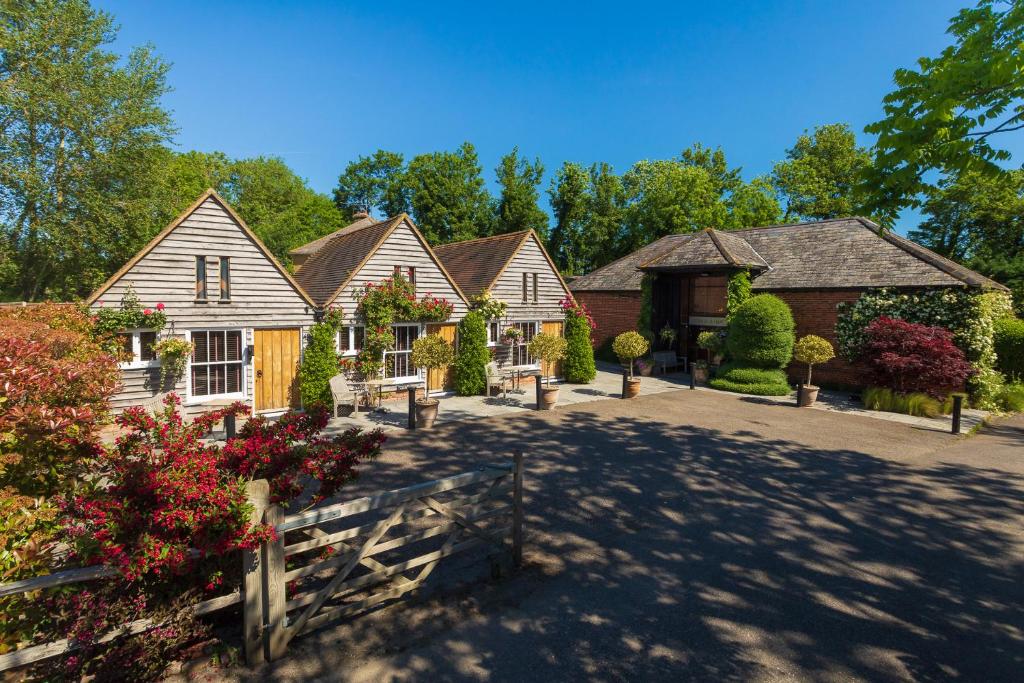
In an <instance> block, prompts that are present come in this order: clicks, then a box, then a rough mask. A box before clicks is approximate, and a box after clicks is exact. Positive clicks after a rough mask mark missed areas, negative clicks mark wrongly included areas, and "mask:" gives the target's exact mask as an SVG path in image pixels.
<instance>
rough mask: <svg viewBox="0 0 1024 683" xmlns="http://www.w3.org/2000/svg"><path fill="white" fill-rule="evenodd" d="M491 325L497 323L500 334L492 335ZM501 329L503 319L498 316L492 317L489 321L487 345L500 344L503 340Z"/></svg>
mask: <svg viewBox="0 0 1024 683" xmlns="http://www.w3.org/2000/svg"><path fill="white" fill-rule="evenodd" d="M491 325H497V326H498V329H497V331H498V334H497V335H492V334H491V332H492V330H491ZM501 330H502V325H501V320H499V319H498V318H492V319H491V320H488V321H487V346H499V341H500V340H501Z"/></svg>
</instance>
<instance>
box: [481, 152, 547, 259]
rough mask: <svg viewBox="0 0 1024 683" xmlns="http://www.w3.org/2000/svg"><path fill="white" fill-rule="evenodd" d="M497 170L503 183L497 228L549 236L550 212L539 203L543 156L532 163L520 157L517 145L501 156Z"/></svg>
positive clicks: (542, 175) (499, 230)
mask: <svg viewBox="0 0 1024 683" xmlns="http://www.w3.org/2000/svg"><path fill="white" fill-rule="evenodd" d="M494 172H495V173H496V174H497V176H498V185H500V186H501V196H500V197H499V198H498V210H497V216H496V217H495V232H497V233H499V234H500V233H507V232H519V231H520V230H535V231H536V232H537V234H539V235H540V236H541V237H542V238H544V239H546V238H547V234H548V215H547V214H546V213H544V210H543V209H541V208H540V207H539V206H538V205H537V200H538V198H539V196H540V193H539V192H538V190H537V188H538V187H539V186H540V183H541V181H542V180H543V179H544V166H543V165H542V164H541V163H540V159H535V160H534V162H533V163H532V164H531V163H530V162H529V161H527V160H526V159H522V158H520V157H519V148H518V147H513V148H512V151H511V152H509V153H508V154H506V155H505V156H503V157H502V158H501V162H500V163H499V164H498V167H497V168H496V169H494Z"/></svg>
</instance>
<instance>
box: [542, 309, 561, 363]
mask: <svg viewBox="0 0 1024 683" xmlns="http://www.w3.org/2000/svg"><path fill="white" fill-rule="evenodd" d="M540 331H541V332H542V333H543V334H551V335H554V336H556V337H561V336H562V321H561V320H554V321H549V322H542V323H541V324H540ZM541 365H542V366H543V367H542V368H541V371H542V372H543V373H544V376H545V377H561V376H562V363H561V361H559V362H558V363H554V364H553V366H552V364H551V363H542V364H541Z"/></svg>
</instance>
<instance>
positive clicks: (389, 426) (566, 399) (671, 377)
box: [328, 363, 990, 433]
mask: <svg viewBox="0 0 1024 683" xmlns="http://www.w3.org/2000/svg"><path fill="white" fill-rule="evenodd" d="M559 386H561V389H562V390H561V392H560V393H559V398H558V407H556V410H558V408H559V407H560V408H563V409H564V408H565V407H567V406H572V405H577V404H580V403H589V402H592V401H603V400H606V399H619V398H620V397H621V392H622V374H621V370H620V369H619V368H618V367H616V366H615V365H612V364H610V363H598V369H597V377H596V378H595V380H594V381H593V382H592V383H590V384H564V383H563V384H560V385H559ZM689 386H690V376H689V375H688V374H685V373H671V374H668V375H658V376H654V377H644V378H643V381H642V382H641V383H640V395H641V396H652V395H655V394H661V393H664V392H666V391H676V390H679V389H685V388H688V387H689ZM697 389H698V391H709V392H713V393H725V394H728V395H734V394H729V392H719V391H717V390H715V389H711V388H709V387H698V388H697ZM534 392H535V389H534V385H533V384H532V383H531V384H527V385H524V386H523V387H522V388H521V389H519V390H518V391H510V392H509V393H508V396H507V397H502V396H500V395H499V396H491V397H487V398H485V397H482V396H455V395H449V396H444V397H441V406H440V409H439V411H438V416H437V420H436V422H435V423H434V424H435V428H436V427H438V426H440V425H444V424H449V423H452V422H466V421H469V420H479V419H483V418H487V417H494V416H499V415H514V414H516V413H521V412H523V411H532V410H535V409H536V405H537V404H536V398H535V393H534ZM745 400H747V401H750V402H762V403H765V404H768V405H792V404H793V403H794V401H795V399H794V397H793V396H792V395H790V396H747V397H745ZM813 410H825V411H830V412H837V413H844V414H849V415H861V416H864V417H870V418H873V419H876V420H884V421H888V422H896V423H900V424H904V425H908V426H911V427H915V428H917V429H923V430H928V431H935V432H949V431H950V427H951V424H952V418H951V417H950V416H948V415H943V416H940V417H935V418H928V417H913V416H911V415H901V414H899V413H886V412H881V411H877V410H868V409H867V408H865V407H864V406H863V404H861V403H860V401H859V400H857V399H855V398H854V397H853V395H852V394H851V393H850V392H840V391H830V390H825V389H823V390H821V392H820V393H819V394H818V400H817V402H816V403H815V405H814V407H813ZM989 416H990V413H989V412H988V411H985V410H970V409H968V410H964V411H963V415H962V419H961V431H962V432H964V433H967V432H970V431H971V430H972V429H974V428H975V427H977V426H978V425H980V424H982V423H983V422H984V421H985V420H987V419H988V418H989ZM408 423H409V411H408V402H407V400H406V397H405V396H404V395H402V396H401V397H400V398H395V399H391V400H387V401H384V404H383V411H377V412H370V413H360V414H359V417H358V418H353V417H341V418H335V419H334V420H332V421H331V424H330V426H329V427H328V431H330V432H334V431H344V430H345V429H348V428H349V427H364V428H365V427H381V428H382V429H383V430H384V431H385V432H401V431H405V430H406V425H408Z"/></svg>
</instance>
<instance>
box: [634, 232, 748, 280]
mask: <svg viewBox="0 0 1024 683" xmlns="http://www.w3.org/2000/svg"><path fill="white" fill-rule="evenodd" d="M688 237H689V238H690V239H687V240H684V241H681V242H680V243H679V244H677V245H676V246H675V247H673V248H672V249H671V250H669V251H668V252H666V253H664V254H662V255H661V256H658V257H657V258H654V259H652V260H650V261H647V262H646V263H643V264H641V267H642V268H644V269H645V270H687V269H689V270H699V269H702V268H709V267H711V268H714V267H719V268H728V267H732V266H742V267H744V268H750V269H752V270H767V268H768V264H767V263H765V261H764V259H763V258H761V257H760V256H759V255H758V254H757V252H756V251H754V249H753V247H751V246H750V244H748V243H747V242H746V241H744V239H743V238H742V237H737V236H736V235H731V234H729V233H727V232H721V231H719V230H711V229H708V230H702V231H701V232H698V233H695V234H693V235H689V236H688Z"/></svg>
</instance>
